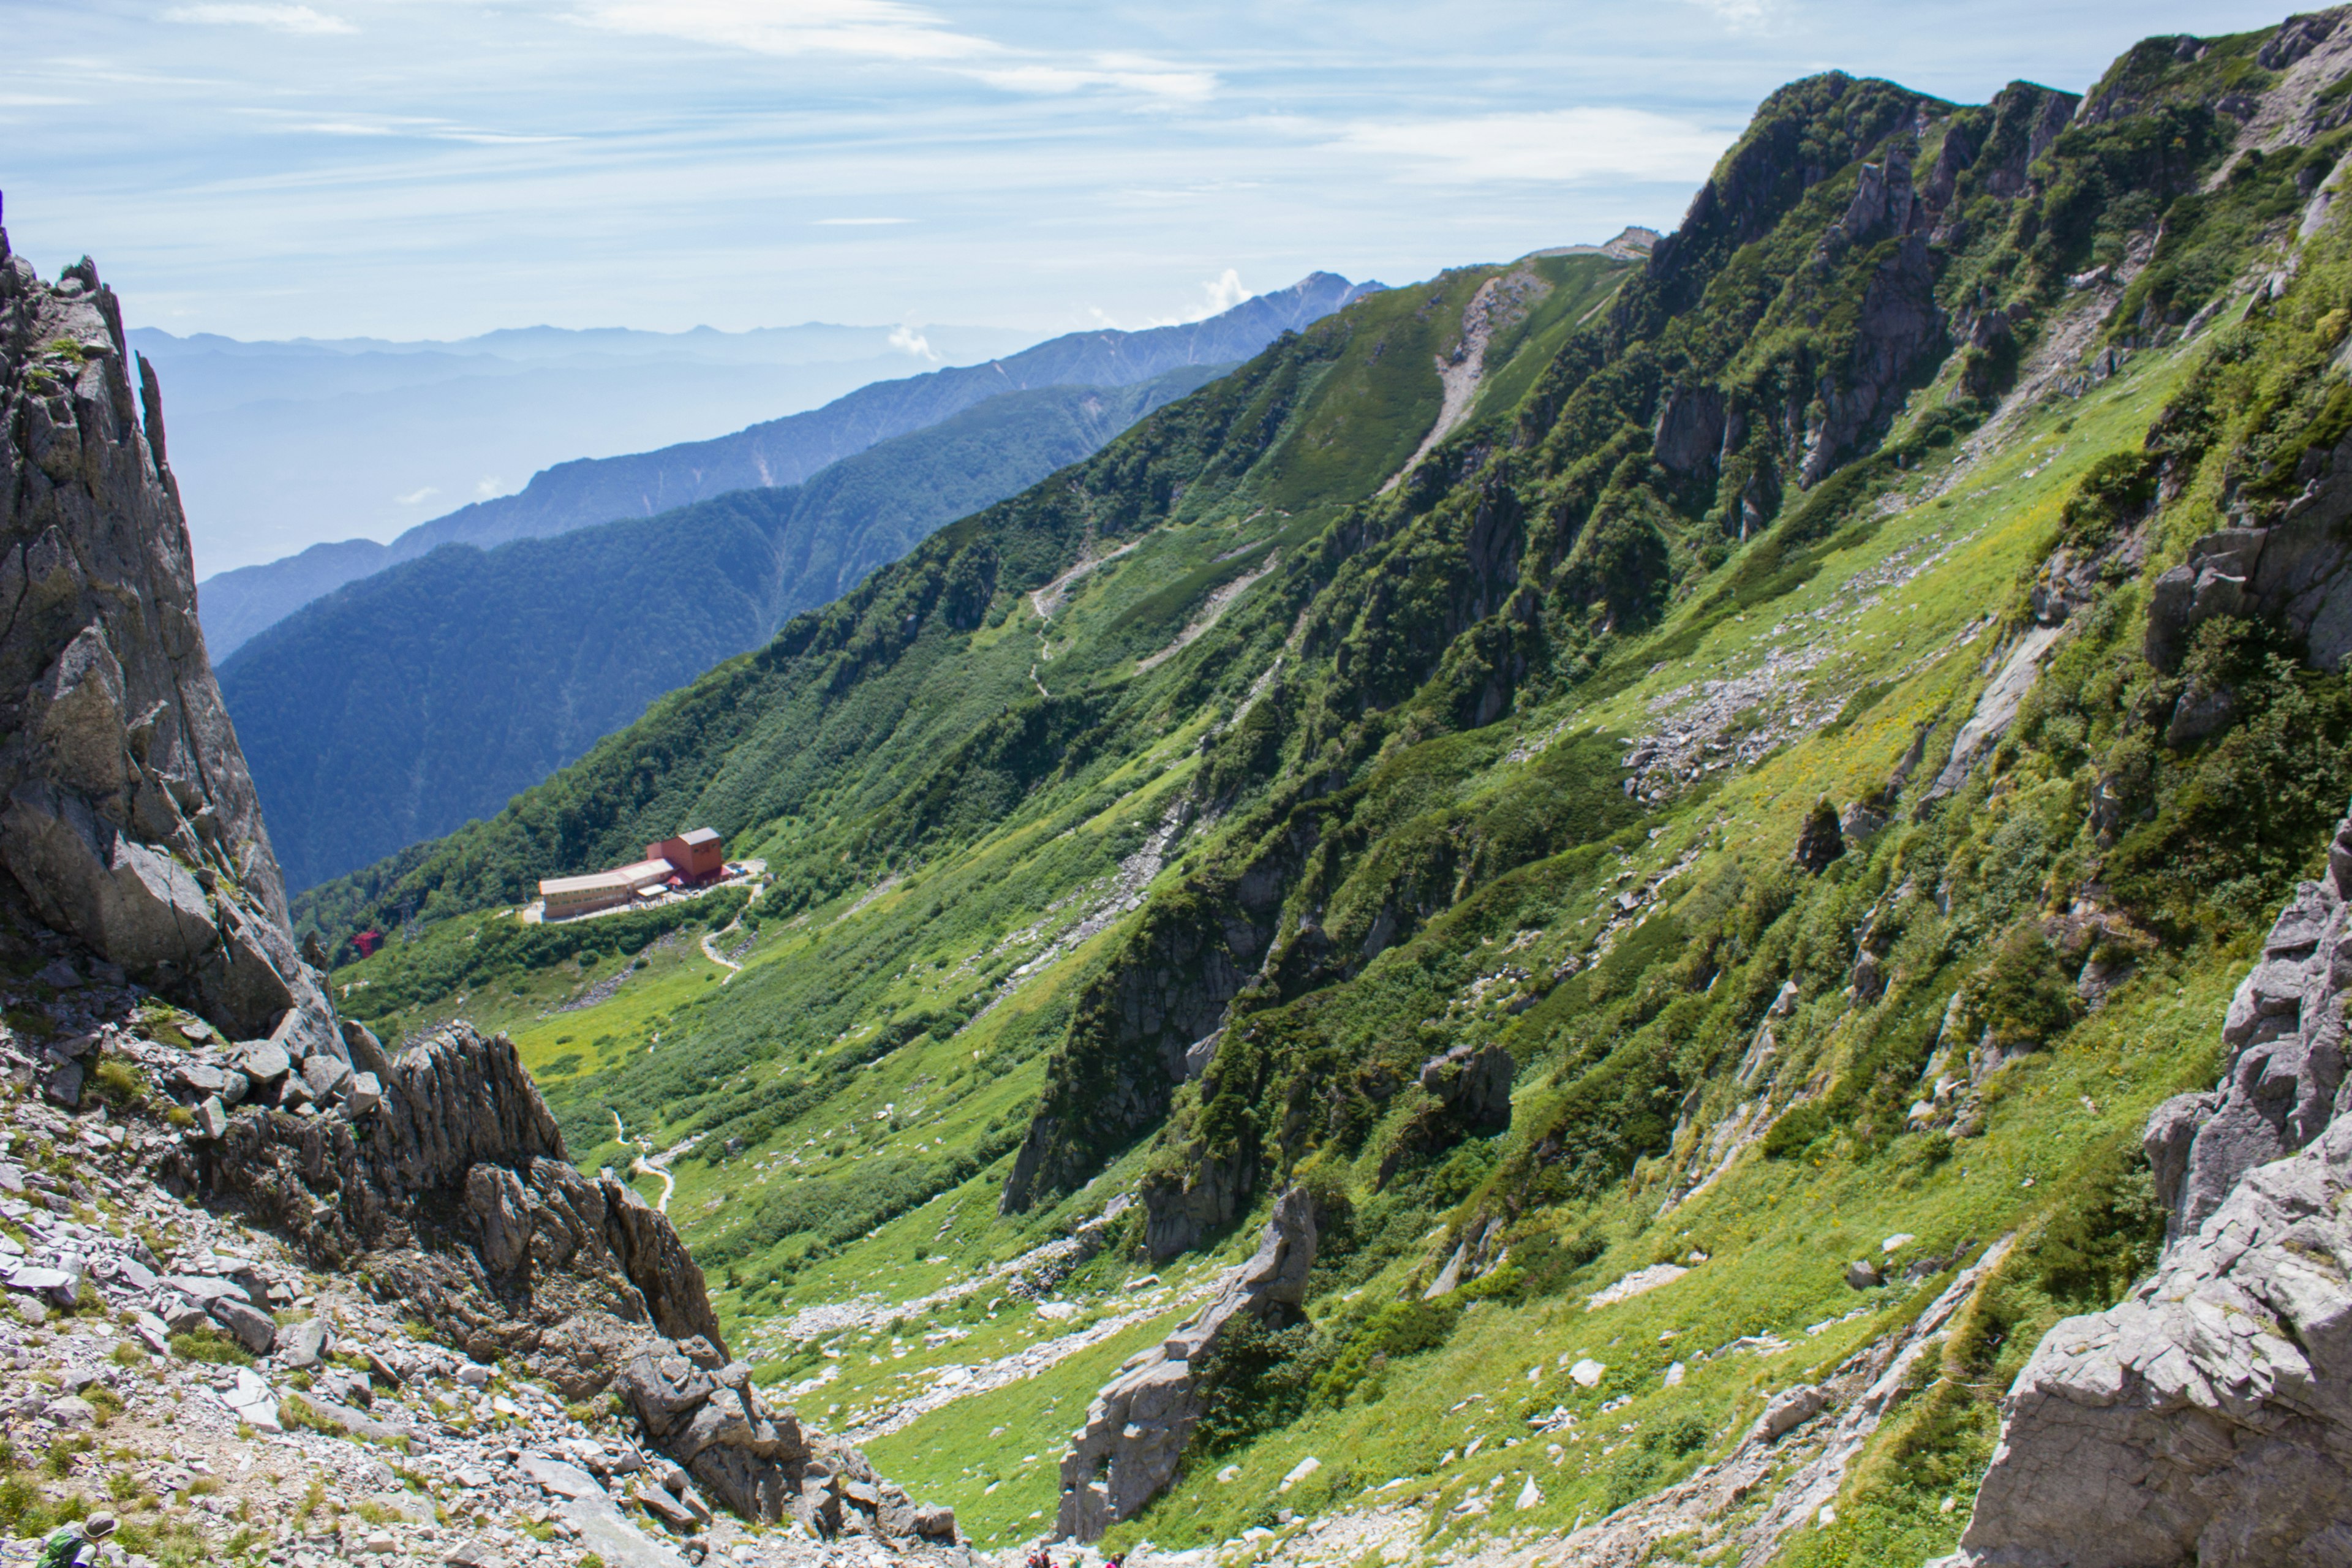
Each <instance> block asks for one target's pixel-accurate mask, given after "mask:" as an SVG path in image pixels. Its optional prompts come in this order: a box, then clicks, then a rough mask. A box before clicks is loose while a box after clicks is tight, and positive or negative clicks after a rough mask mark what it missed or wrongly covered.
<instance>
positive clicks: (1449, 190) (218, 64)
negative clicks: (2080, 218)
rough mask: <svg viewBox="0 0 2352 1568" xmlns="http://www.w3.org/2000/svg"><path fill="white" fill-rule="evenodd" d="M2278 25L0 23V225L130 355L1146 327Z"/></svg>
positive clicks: (1480, 11)
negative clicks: (1879, 109)
mask: <svg viewBox="0 0 2352 1568" xmlns="http://www.w3.org/2000/svg"><path fill="white" fill-rule="evenodd" d="M2283 15H2284V10H2283V9H2282V8H2281V7H2279V6H2278V5H2275V4H2273V5H2247V4H2241V3H2235V0H2215V3H2211V4H2205V5H2180V4H2172V3H2169V0H2158V3H2143V4H2137V5H2128V6H2126V5H2116V4H2115V3H2114V0H2106V3H2104V4H2082V3H2074V0H2035V3H2030V4H2029V3H2025V0H1979V3H1976V4H1968V5H1961V4H1952V3H1947V0H1909V3H1906V4H1903V5H1875V4H1855V3H1851V0H1650V3H1646V4H1618V3H1609V4H1601V3H1592V0H1585V3H1577V0H1551V3H1549V4H1521V3H1518V0H1498V3H1491V4H1459V3H1457V4H1449V5H1441V4H1423V5H1396V4H1389V3H1386V0H1349V4H1345V5H1339V4H1327V3H1324V0H1292V3H1288V4H1252V5H1242V4H1214V3H1213V4H1159V5H1130V4H1124V3H1113V4H1107V5H1103V4H1098V5H1069V4H1061V3H1057V0H1025V3H1018V4H979V5H972V4H961V3H953V0H949V3H940V4H929V5H923V4H914V3H909V0H506V3H504V4H499V5H478V4H470V3H461V0H308V3H305V4H280V3H275V0H268V3H262V0H252V3H221V0H209V3H207V0H152V3H150V0H138V3H132V0H72V3H71V4H53V3H51V0H6V5H5V28H4V29H0V30H4V31H5V58H0V191H5V198H6V221H7V227H8V230H9V233H10V235H11V237H12V238H13V239H14V241H15V244H16V247H17V248H18V249H19V250H20V251H22V252H24V253H26V254H27V255H29V256H31V257H32V258H33V259H34V260H35V261H36V262H37V264H38V265H40V266H41V268H43V269H44V270H45V271H47V272H50V273H54V272H55V271H56V269H57V268H58V267H60V266H62V265H63V264H65V263H66V262H68V261H69V260H71V259H72V258H74V257H76V256H79V255H80V254H82V253H84V252H88V253H89V254H91V255H93V256H94V257H96V258H97V259H98V261H99V264H100V270H101V272H102V273H103V274H104V275H105V276H106V277H107V278H108V279H110V281H112V282H113V283H114V284H115V285H116V286H117V288H118V289H120V290H121V292H122V293H123V294H124V296H125V300H126V303H127V305H128V308H129V313H130V315H131V319H132V321H133V322H134V323H136V324H147V325H152V326H160V327H164V328H168V329H170V330H173V331H182V332H186V331H220V332H226V333H229V334H232V335H236V336H244V337H289V336H294V335H299V334H308V335H315V336H344V335H359V334H369V335H380V336H390V337H404V338H413V337H451V336H457V335H462V334H466V333H470V332H476V331H485V330H488V329H490V328H494V327H500V326H514V325H521V324H527V323H535V322H541V321H545V322H551V323H555V324H558V325H565V326H590V325H625V326H634V327H643V328H651V329H656V330H677V329H681V328H685V327H688V326H692V325H695V324H698V323H709V324H711V325H714V326H719V327H722V328H730V329H739V328H745V327H752V326H763V325H778V324H783V323H789V322H795V321H808V320H825V321H856V322H889V321H909V322H938V321H950V322H971V323H982V324H989V325H1003V326H1017V327H1021V328H1024V329H1032V330H1035V331H1039V332H1041V333H1042V332H1045V331H1065V330H1068V329H1070V328H1074V327H1079V326H1085V325H1088V324H1092V323H1096V322H1099V321H1108V322H1113V323H1116V324H1119V325H1125V326H1136V325H1143V324H1147V323H1149V322H1152V321H1167V320H1177V319H1184V318H1189V317H1192V316H1195V315H1199V314H1202V313H1203V312H1204V311H1205V310H1208V309H1210V308H1211V307H1213V306H1214V305H1217V304H1219V303H1222V302H1224V301H1226V300H1230V299H1232V298H1234V297H1237V296H1238V295H1239V294H1240V293H1242V292H1255V291H1258V290H1261V289H1268V288H1273V287H1277V286H1279V285H1282V284H1284V283H1287V282H1289V281H1290V280H1291V279H1295V278H1297V277H1298V276H1299V275H1301V274H1303V273H1305V272H1307V271H1309V270H1312V269H1314V268H1328V269H1331V270H1334V271H1339V272H1344V273H1347V274H1348V275H1349V276H1350V277H1355V278H1365V277H1379V278H1381V279H1385V280H1387V281H1390V282H1402V281H1405V280H1408V279H1414V278H1419V277H1425V276H1428V275H1429V274H1431V273H1433V272H1435V271H1437V270H1438V269H1440V268H1444V267H1446V266H1449V265H1454V264H1458V263H1466V262H1475V261H1485V260H1494V259H1501V258H1507V257H1510V256H1514V255H1517V254H1521V253H1524V252H1526V251H1528V250H1530V249H1534V248H1538V247H1542V246H1547V245H1555V244H1561V243H1567V242H1571V241H1577V240H1597V239H1601V238H1604V237H1607V236H1609V235H1610V234H1612V233H1613V232H1615V230H1616V229H1617V228H1618V227H1620V226H1622V225H1624V224H1627V223H1648V224H1653V225H1655V226H1660V227H1671V226H1673V224H1674V222H1675V220H1676V219H1677V218H1678V217H1679V216H1681V212H1682V208H1683V206H1684V204H1685V202H1686V201H1687V199H1688V197H1689V195H1690V192H1691V190H1692V188H1693V187H1694V185H1695V184H1696V182H1697V181H1698V179H1699V178H1700V177H1702V176H1703V174H1705V172H1706V168H1707V167H1708V165H1709V164H1710V163H1711V162H1712V161H1713V158H1714V156H1715V155H1716V153H1717V152H1719V151H1720V150H1721V148H1722V147H1723V146H1725V145H1726V144H1727V142H1729V141H1730V139H1731V138H1732V137H1733V136H1734V135H1736V134H1737V132H1738V129H1739V127H1740V125H1741V124H1742V123H1743V121H1745V120H1746V118H1747V115H1748V110H1750V109H1751V108H1752V107H1753V105H1754V104H1755V103H1756V101H1757V100H1759V99H1760V98H1761V97H1762V96H1763V95H1764V94H1766V93H1767V92H1769V90H1770V89H1772V88H1773V87H1775V86H1776V85H1778V84H1780V82H1782V81H1785V80H1788V79H1791V78H1794V77H1797V76H1801V75H1804V74H1807V73H1809V72H1811V71H1815V70H1821V69H1825V68H1832V67H1834V68H1843V69H1846V70H1850V71H1853V72H1856V73H1864V74H1873V75H1881V76H1888V77H1892V78H1895V79H1898V80H1901V81H1904V82H1906V83H1907V84H1909V85H1912V86H1915V87H1917V88H1920V89H1927V90H1930V91H1934V92H1937V93H1941V94H1943V95H1946V96H1948V97H1952V98H1957V99H1963V100H1982V99H1984V98H1985V97H1987V96H1989V95H1990V93H1991V92H1992V91H1994V90H1995V89H1998V88H1999V87H2000V85H2001V84H2002V83H2003V82H2005V81H2007V80H2010V79H2013V78H2019V77H2024V78H2029V79H2035V80H2039V81H2042V82H2046V83H2048V84H2050V85H2053V86H2058V87H2064V88H2069V89H2081V88H2083V87H2084V86H2086V85H2087V84H2088V83H2089V82H2090V81H2091V80H2092V79H2095V76H2096V75H2097V73H2098V72H2099V71H2100V70H2101V69H2102V68H2104V67H2105V64H2106V63H2107V62H2108V61H2109V60H2110V59H2111V58H2113V57H2114V56H2115V55H2116V53H2118V52H2119V51H2120V50H2121V49H2122V48H2124V47H2126V46H2127V45H2128V44H2129V43H2131V42H2132V41H2133V40H2134V39H2136V38H2137V37H2142V36H2145V35H2148V34H2154V33H2171V32H2180V31H2195V32H2201V33H2216V32H2226V31H2231V30H2235V29H2240V28H2246V27H2252V26H2266V25H2269V24H2272V23H2274V22H2275V21H2276V20H2277V19H2279V17H2280V16H2283Z"/></svg>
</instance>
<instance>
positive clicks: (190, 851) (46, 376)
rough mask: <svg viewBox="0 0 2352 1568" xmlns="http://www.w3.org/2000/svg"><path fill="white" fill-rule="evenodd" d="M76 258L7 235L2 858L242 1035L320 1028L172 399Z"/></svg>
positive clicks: (60, 910)
mask: <svg viewBox="0 0 2352 1568" xmlns="http://www.w3.org/2000/svg"><path fill="white" fill-rule="evenodd" d="M138 368H139V386H138V389H137V391H136V393H135V394H134V392H133V390H132V386H131V365H130V355H129V353H128V351H127V349H126V347H125V344H124V342H123V336H122V316H121V310H120V308H119V307H118V306H117V304H116V302H115V298H114V294H113V292H112V290H110V289H107V288H105V287H104V286H103V285H101V284H100V282H99V280H98V272H97V268H94V267H92V266H91V265H90V263H89V261H87V260H83V261H80V262H77V263H76V264H75V265H74V266H72V267H69V268H67V269H66V271H65V273H64V275H63V276H62V277H60V278H59V279H58V281H57V282H56V283H55V284H44V283H43V282H42V281H41V280H40V278H39V276H38V275H37V273H35V272H34V270H33V268H32V267H31V265H30V264H29V263H27V262H26V261H25V260H24V259H23V258H20V257H16V256H14V255H13V254H12V253H11V252H10V249H9V247H8V241H7V237H6V235H5V232H0V430H4V431H5V435H0V599H5V602H6V603H7V604H8V605H9V607H10V608H9V615H8V618H7V622H6V626H5V630H0V866H5V868H6V869H7V872H8V874H9V876H10V877H11V878H12V879H14V881H15V882H16V886H17V887H18V888H19V889H22V892H23V895H24V897H25V899H26V901H27V902H28V904H29V905H30V907H31V909H32V910H33V911H34V912H35V913H36V914H37V916H38V918H39V919H40V920H41V921H42V923H44V924H46V925H48V926H50V927H51V928H53V929H55V930H57V931H65V932H69V933H70V934H72V935H73V936H75V937H77V938H79V940H80V941H81V942H84V943H85V944H87V945H88V946H89V949H90V950H91V951H92V952H96V953H97V954H99V955H100V957H102V958H105V959H107V960H110V961H111V962H112V963H118V964H120V965H121V966H122V967H123V968H124V969H125V970H127V971H129V972H130V973H131V977H132V978H133V979H136V980H139V981H142V982H143V983H145V984H151V985H152V986H154V987H155V988H156V989H157V990H159V991H162V992H163V993H164V994H167V995H170V996H173V998H175V999H177V1000H180V1001H183V1002H185V1003H186V1004H187V1005H190V1006H192V1007H194V1008H195V1009H196V1010H197V1011H198V1012H200V1013H202V1014H203V1015H204V1016H206V1017H207V1018H209V1019H211V1020H212V1021H213V1022H215V1024H217V1025H220V1026H224V1027H226V1028H228V1029H230V1030H231V1031H232V1032H233V1033H235V1034H237V1035H240V1036H253V1035H265V1034H268V1032H269V1031H270V1030H271V1029H272V1028H273V1026H276V1025H277V1024H278V1021H279V1019H280V1018H281V1017H282V1016H284V1015H285V1014H286V1013H287V1011H288V1010H289V1008H293V1009H298V1010H300V1011H302V1012H304V1013H305V1014H307V1015H309V1016H311V1017H313V1018H315V1019H324V1018H326V1017H328V1016H331V1015H330V1014H329V1011H328V1009H327V1006H326V1002H325V999H324V997H323V996H322V995H321V994H320V990H319V987H318V984H317V982H316V980H315V979H314V977H313V976H312V974H311V973H310V970H309V969H308V968H307V967H306V966H305V965H304V964H303V963H302V961H301V956H300V954H299V952H296V950H295V947H294V943H293V941H292V938H291V937H290V935H289V932H288V930H287V921H286V893H285V887H284V883H283V881H282V879H281V878H280V877H279V874H278V861H277V859H276V858H275V857H274V856H273V855H272V853H271V851H270V847H269V837H268V833H267V832H266V831H264V829H263V827H262V822H261V808H260V805H259V802H258V801H257V798H256V796H255V795H254V789H253V782H252V779H251V778H250V777H249V776H248V774H247V771H246V765H245V757H244V754H243V753H242V752H240V751H239V750H238V749H237V742H236V733H235V732H234V731H232V730H231V728H230V726H229V721H228V716H227V714H226V711H225V710H223V708H222V707H221V700H220V689H219V687H218V686H217V685H215V682H214V679H213V672H212V667H211V664H210V662H209V660H208V659H207V658H205V643H204V634H203V632H202V631H201V630H200V629H199V628H198V626H197V624H196V613H195V578H194V569H193V565H192V561H191V555H190V550H189V543H188V530H187V523H186V521H185V519H184V516H183V515H182V512H181V510H180V499H179V489H178V486H177V485H176V484H175V483H174V482H173V479H172V472H171V469H170V468H169V467H168V465H167V464H166V462H165V458H164V443H163V402H162V395H161V393H160V391H159V390H158V388H157V386H156V384H155V376H154V373H153V371H152V370H151V369H150V368H149V367H148V366H147V364H146V363H145V362H144V361H143V360H142V361H141V362H140V363H139V367H138Z"/></svg>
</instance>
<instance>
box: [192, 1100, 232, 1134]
mask: <svg viewBox="0 0 2352 1568" xmlns="http://www.w3.org/2000/svg"><path fill="white" fill-rule="evenodd" d="M195 1131H196V1136H198V1137H200V1138H205V1139H215V1138H218V1137H219V1136H220V1135H221V1134H222V1133H224V1132H226V1131H228V1107H227V1106H226V1105H224V1104H222V1103H221V1098H220V1096H219V1095H216V1094H215V1095H210V1096H207V1097H206V1098H205V1100H203V1101H202V1102H201V1103H199V1104H198V1105H197V1107H196V1128H195Z"/></svg>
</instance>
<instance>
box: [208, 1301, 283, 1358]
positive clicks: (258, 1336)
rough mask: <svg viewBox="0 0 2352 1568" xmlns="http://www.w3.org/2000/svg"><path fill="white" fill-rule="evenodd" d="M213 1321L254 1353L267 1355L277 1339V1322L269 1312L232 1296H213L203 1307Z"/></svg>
mask: <svg viewBox="0 0 2352 1568" xmlns="http://www.w3.org/2000/svg"><path fill="white" fill-rule="evenodd" d="M205 1310H206V1311H208V1312H210V1313H211V1314H212V1317H213V1321H215V1322H216V1323H218V1324H220V1326H221V1327H223V1328H225V1329H226V1330H227V1331H229V1332H230V1333H233V1334H235V1335H236V1337H237V1342H238V1343H240V1344H242V1345H244V1346H245V1348H246V1349H247V1350H249V1351H251V1352H253V1353H254V1354H256V1355H268V1353H269V1349H270V1347H271V1346H272V1345H273V1344H275V1343H276V1342H277V1341H278V1324H277V1323H276V1321H273V1320H272V1319H271V1318H270V1316H269V1314H268V1313H267V1312H264V1311H262V1310H259V1309H258V1308H256V1307H251V1306H248V1305H247V1304H246V1303H245V1302H243V1301H240V1300H237V1299H236V1297H234V1296H220V1297H215V1299H214V1300H213V1301H212V1303H211V1305H209V1306H208V1307H206V1308H205Z"/></svg>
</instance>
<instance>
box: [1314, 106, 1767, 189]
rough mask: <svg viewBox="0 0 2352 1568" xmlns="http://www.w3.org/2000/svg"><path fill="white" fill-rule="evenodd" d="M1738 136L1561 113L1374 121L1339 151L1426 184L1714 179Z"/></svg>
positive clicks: (1593, 112) (1641, 114)
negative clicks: (1391, 166)
mask: <svg viewBox="0 0 2352 1568" xmlns="http://www.w3.org/2000/svg"><path fill="white" fill-rule="evenodd" d="M1735 134H1736V133H1735V132H1729V131H1715V130H1709V129H1708V128H1706V127H1705V126H1701V125H1695V124H1692V123H1691V122H1689V121H1682V120H1676V119H1674V118H1672V117H1671V116H1668V115H1664V114H1654V113H1652V112H1650V111H1649V110H1643V109H1613V108H1596V109H1556V110H1533V111H1530V112H1527V113H1521V114H1480V115H1472V116H1468V117H1465V118H1463V119H1459V120H1423V121H1389V122H1385V123H1381V122H1370V123H1364V124H1359V125H1356V126H1353V127H1351V128H1350V129H1349V130H1348V131H1347V132H1344V133H1343V134H1342V135H1341V136H1340V137H1339V140H1338V141H1337V142H1333V143H1332V145H1333V146H1334V147H1337V148H1339V150H1341V151H1343V152H1349V153H1365V154H1369V155H1371V156H1374V157H1380V158H1388V159H1393V160H1396V161H1397V163H1399V165H1400V166H1399V168H1398V171H1397V173H1398V177H1399V178H1402V179H1405V180H1411V181H1416V182H1423V183H1426V182H1443V183H1444V184H1488V183H1498V182H1519V181H1539V182H1545V183H1549V184H1575V183H1577V182H1580V181H1585V180H1608V179H1632V180H1659V181H1681V180H1699V179H1704V178H1705V177H1706V174H1707V171H1708V170H1710V169H1712V168H1713V167H1714V166H1715V161H1716V159H1717V157H1719V156H1721V155H1722V153H1723V150H1724V149H1725V148H1726V147H1728V146H1729V145H1731V142H1732V139H1733V136H1734V135H1735Z"/></svg>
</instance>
